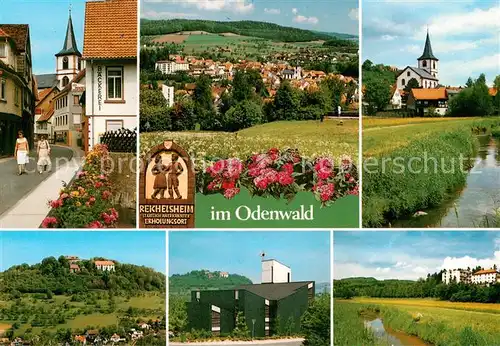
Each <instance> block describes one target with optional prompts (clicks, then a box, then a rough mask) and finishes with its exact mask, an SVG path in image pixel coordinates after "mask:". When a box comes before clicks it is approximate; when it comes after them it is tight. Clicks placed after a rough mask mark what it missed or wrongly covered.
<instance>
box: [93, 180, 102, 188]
mask: <svg viewBox="0 0 500 346" xmlns="http://www.w3.org/2000/svg"><path fill="white" fill-rule="evenodd" d="M103 185H104V184H103V183H101V182H100V181H96V183H95V184H94V186H95V188H96V189H98V188H100V187H102V186H103Z"/></svg>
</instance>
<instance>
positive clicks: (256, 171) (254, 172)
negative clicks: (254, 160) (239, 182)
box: [248, 168, 260, 177]
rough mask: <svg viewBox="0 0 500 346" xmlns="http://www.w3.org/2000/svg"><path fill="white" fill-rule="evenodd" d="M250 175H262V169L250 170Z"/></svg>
mask: <svg viewBox="0 0 500 346" xmlns="http://www.w3.org/2000/svg"><path fill="white" fill-rule="evenodd" d="M248 175H249V176H251V177H256V176H259V175H260V168H250V169H249V170H248Z"/></svg>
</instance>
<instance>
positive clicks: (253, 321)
mask: <svg viewBox="0 0 500 346" xmlns="http://www.w3.org/2000/svg"><path fill="white" fill-rule="evenodd" d="M255 321H256V320H255V318H252V340H253V338H254V337H255Z"/></svg>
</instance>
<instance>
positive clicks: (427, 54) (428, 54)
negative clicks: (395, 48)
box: [418, 31, 439, 60]
mask: <svg viewBox="0 0 500 346" xmlns="http://www.w3.org/2000/svg"><path fill="white" fill-rule="evenodd" d="M424 59H431V60H439V59H438V58H436V57H435V56H434V53H433V52H432V46H431V39H430V37H429V31H427V37H426V38H425V46H424V52H423V53H422V56H420V58H418V60H424Z"/></svg>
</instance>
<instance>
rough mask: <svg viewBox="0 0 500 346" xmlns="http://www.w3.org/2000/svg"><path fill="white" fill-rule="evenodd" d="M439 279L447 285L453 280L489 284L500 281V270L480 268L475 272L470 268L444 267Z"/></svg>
mask: <svg viewBox="0 0 500 346" xmlns="http://www.w3.org/2000/svg"><path fill="white" fill-rule="evenodd" d="M441 279H442V281H443V283H445V284H447V285H449V284H450V283H452V282H455V283H465V284H477V285H487V286H489V285H492V284H496V283H500V272H499V271H498V270H497V269H495V268H492V269H481V270H479V271H476V272H473V271H471V270H470V269H448V270H446V269H445V270H444V271H443V273H442V275H441Z"/></svg>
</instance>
